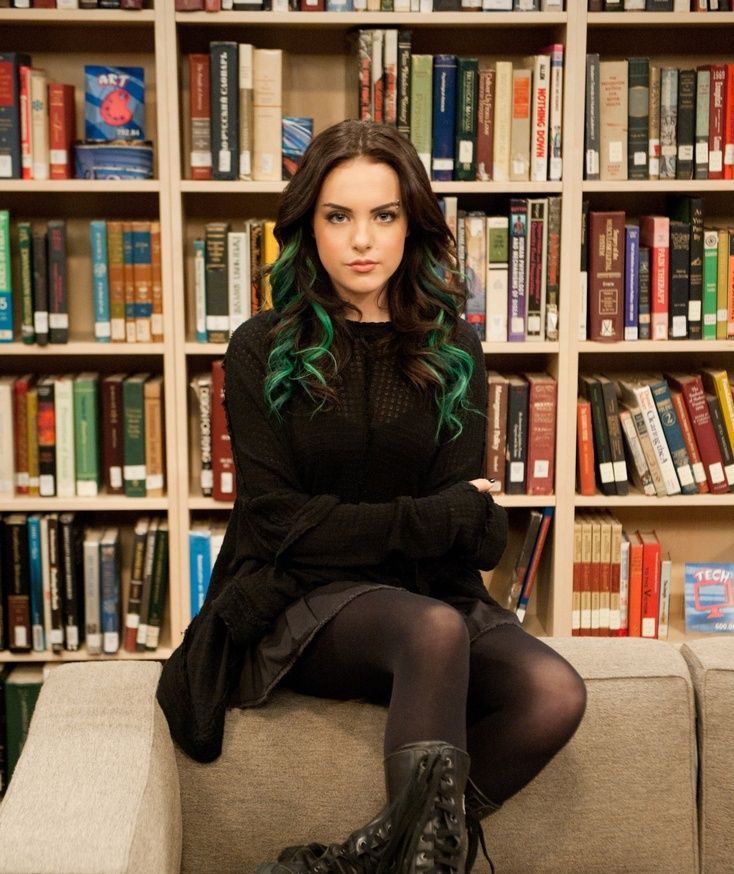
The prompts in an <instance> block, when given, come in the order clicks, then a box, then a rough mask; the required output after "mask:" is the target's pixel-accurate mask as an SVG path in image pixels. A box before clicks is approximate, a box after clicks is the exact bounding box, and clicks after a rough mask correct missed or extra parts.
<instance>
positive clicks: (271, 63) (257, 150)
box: [252, 49, 283, 182]
mask: <svg viewBox="0 0 734 874" xmlns="http://www.w3.org/2000/svg"><path fill="white" fill-rule="evenodd" d="M253 56H254V62H253V113H254V117H255V141H254V147H253V159H254V165H253V171H252V178H253V179H255V180H257V181H276V182H279V181H280V180H281V179H282V176H283V166H282V165H283V157H282V151H283V130H282V127H283V126H282V121H281V119H282V115H283V52H282V50H281V49H255V50H254V52H253Z"/></svg>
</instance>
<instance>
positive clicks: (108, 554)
mask: <svg viewBox="0 0 734 874" xmlns="http://www.w3.org/2000/svg"><path fill="white" fill-rule="evenodd" d="M0 533H1V535H2V547H3V550H2V555H3V560H2V564H1V565H0V603H1V604H2V609H3V611H4V613H5V615H6V616H7V617H8V622H7V626H3V628H2V629H0V650H4V649H9V650H10V651H11V652H15V653H29V652H53V653H61V652H62V651H64V650H66V651H68V652H77V651H78V650H80V649H81V648H82V645H84V644H86V646H85V648H86V653H87V654H88V655H101V654H107V655H114V654H115V653H117V652H119V650H120V646H121V645H122V646H123V647H124V649H125V650H126V651H128V652H146V651H152V650H156V649H157V648H158V643H159V635H160V628H161V624H162V620H163V615H164V610H165V601H166V593H167V590H168V521H167V519H166V518H165V517H160V518H158V517H153V518H148V517H145V518H142V519H138V521H137V522H136V524H135V530H134V533H133V548H132V560H131V564H130V582H129V586H128V587H127V591H126V592H124V591H123V577H122V544H123V531H122V529H121V527H120V526H119V525H108V526H97V525H86V524H84V521H83V519H82V514H77V513H56V512H54V513H31V514H27V513H11V514H9V515H6V516H4V517H3V518H2V520H0Z"/></svg>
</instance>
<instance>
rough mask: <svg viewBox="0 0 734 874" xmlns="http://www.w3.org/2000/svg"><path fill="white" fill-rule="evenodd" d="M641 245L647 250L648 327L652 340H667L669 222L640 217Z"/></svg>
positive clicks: (660, 218)
mask: <svg viewBox="0 0 734 874" xmlns="http://www.w3.org/2000/svg"><path fill="white" fill-rule="evenodd" d="M640 242H641V243H642V245H643V246H647V247H648V248H649V249H650V327H651V335H652V336H651V339H653V340H667V339H668V311H669V308H670V300H669V294H670V291H669V261H670V219H669V218H668V217H667V216H643V217H642V219H641V222H640Z"/></svg>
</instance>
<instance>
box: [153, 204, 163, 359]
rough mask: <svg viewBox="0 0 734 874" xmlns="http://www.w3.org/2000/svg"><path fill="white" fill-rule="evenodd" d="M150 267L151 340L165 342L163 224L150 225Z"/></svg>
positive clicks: (157, 222)
mask: <svg viewBox="0 0 734 874" xmlns="http://www.w3.org/2000/svg"><path fill="white" fill-rule="evenodd" d="M150 265H151V269H152V273H153V278H152V288H151V294H152V297H153V312H152V313H151V316H150V339H151V341H152V342H153V343H162V342H163V263H162V258H161V223H160V222H159V221H152V222H151V223H150Z"/></svg>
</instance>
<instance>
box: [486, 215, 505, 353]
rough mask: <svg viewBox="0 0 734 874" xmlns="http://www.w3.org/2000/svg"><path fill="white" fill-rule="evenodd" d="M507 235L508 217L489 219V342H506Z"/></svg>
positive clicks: (491, 217)
mask: <svg viewBox="0 0 734 874" xmlns="http://www.w3.org/2000/svg"><path fill="white" fill-rule="evenodd" d="M508 234H509V219H508V217H507V216H488V217H487V238H488V242H487V252H488V263H487V340H489V341H496V342H500V343H503V342H505V341H506V340H507V313H508V280H509V277H508Z"/></svg>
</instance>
